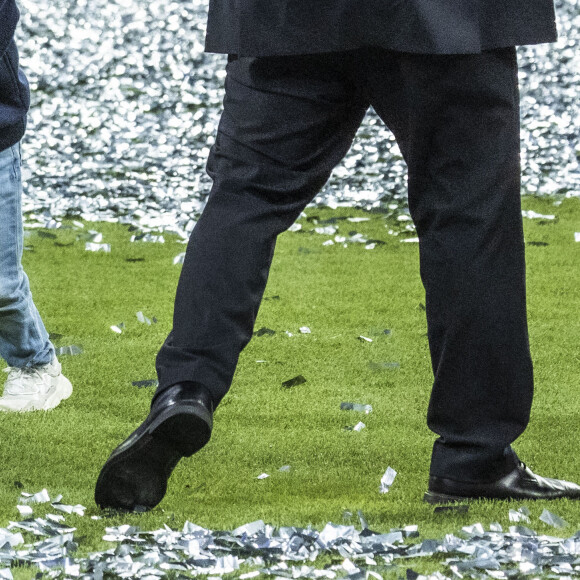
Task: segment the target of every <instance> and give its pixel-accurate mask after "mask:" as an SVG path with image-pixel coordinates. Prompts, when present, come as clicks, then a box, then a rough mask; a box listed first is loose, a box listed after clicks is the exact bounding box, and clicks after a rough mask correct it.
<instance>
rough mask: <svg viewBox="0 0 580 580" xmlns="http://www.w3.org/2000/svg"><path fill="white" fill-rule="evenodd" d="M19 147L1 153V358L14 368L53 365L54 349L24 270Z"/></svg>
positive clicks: (14, 146) (17, 145)
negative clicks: (22, 262) (51, 363)
mask: <svg viewBox="0 0 580 580" xmlns="http://www.w3.org/2000/svg"><path fill="white" fill-rule="evenodd" d="M20 165H21V159H20V143H17V144H16V145H13V146H12V147H8V149H4V151H0V356H1V357H2V358H3V359H4V360H5V361H6V362H7V363H8V365H9V366H11V367H19V368H22V367H31V366H35V365H43V364H47V363H49V362H51V360H52V358H53V357H54V354H55V352H54V347H53V345H52V344H51V342H50V340H49V338H48V333H47V332H46V329H45V328H44V324H43V323H42V319H41V318H40V314H39V313H38V310H37V309H36V306H35V305H34V302H33V301H32V294H31V293H30V286H29V284H28V277H27V276H26V274H25V273H24V270H23V268H22V264H21V260H22V242H23V227H22V208H21V199H22V181H21V177H20Z"/></svg>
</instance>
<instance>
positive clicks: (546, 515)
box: [540, 509, 568, 528]
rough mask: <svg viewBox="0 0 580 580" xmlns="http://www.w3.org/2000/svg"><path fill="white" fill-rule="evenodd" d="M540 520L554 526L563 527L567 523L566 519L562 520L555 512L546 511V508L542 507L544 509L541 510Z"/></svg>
mask: <svg viewBox="0 0 580 580" xmlns="http://www.w3.org/2000/svg"><path fill="white" fill-rule="evenodd" d="M540 520H541V521H543V522H545V523H546V524H548V525H549V526H552V527H554V528H565V527H566V526H567V525H568V522H567V521H566V520H563V519H562V518H561V517H560V516H557V515H556V514H554V513H552V512H551V511H548V510H547V509H544V511H543V512H542V515H541V516H540Z"/></svg>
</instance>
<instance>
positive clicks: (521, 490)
mask: <svg viewBox="0 0 580 580" xmlns="http://www.w3.org/2000/svg"><path fill="white" fill-rule="evenodd" d="M559 498H568V499H580V486H578V485H576V484H575V483H570V482H569V481H562V480H560V479H550V478H547V477H541V476H540V475H536V474H535V473H533V472H532V470H531V469H530V468H529V467H526V465H525V464H524V463H522V462H520V464H519V465H518V466H517V467H516V468H515V469H514V470H513V471H511V472H510V473H508V474H507V475H504V476H503V477H502V478H500V479H498V480H497V481H492V482H490V483H471V482H465V481H455V480H453V479H446V478H444V477H435V476H431V477H430V478H429V491H427V493H426V494H425V496H424V498H423V500H424V501H426V502H428V503H432V504H440V503H450V502H457V501H465V500H470V499H517V500H523V499H559Z"/></svg>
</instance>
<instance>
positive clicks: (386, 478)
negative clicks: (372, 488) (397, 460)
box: [379, 467, 397, 493]
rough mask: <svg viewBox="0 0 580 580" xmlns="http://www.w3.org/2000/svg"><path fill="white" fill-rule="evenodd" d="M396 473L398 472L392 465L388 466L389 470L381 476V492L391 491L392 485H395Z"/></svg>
mask: <svg viewBox="0 0 580 580" xmlns="http://www.w3.org/2000/svg"><path fill="white" fill-rule="evenodd" d="M396 475H397V472H396V471H395V470H394V469H393V468H392V467H387V471H385V473H384V475H383V477H381V485H380V487H379V492H380V493H387V492H388V491H389V489H390V487H391V485H393V481H395V477H396Z"/></svg>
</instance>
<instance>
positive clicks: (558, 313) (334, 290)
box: [0, 197, 580, 578]
mask: <svg viewBox="0 0 580 580" xmlns="http://www.w3.org/2000/svg"><path fill="white" fill-rule="evenodd" d="M523 206H524V209H532V210H535V211H536V212H539V213H542V214H546V213H547V214H556V216H557V219H556V220H553V221H537V220H529V219H526V220H525V236H526V242H527V246H526V250H527V269H528V313H529V327H530V341H531V349H532V356H533V360H534V364H535V379H536V394H535V400H534V406H533V410H532V418H531V422H530V425H529V428H528V429H527V431H526V432H525V434H524V435H523V436H522V437H521V438H520V440H518V441H517V442H516V444H515V449H516V451H517V452H518V454H519V455H520V457H521V458H522V459H523V460H524V461H525V462H526V463H528V465H530V466H531V467H532V469H534V471H536V472H537V473H540V474H542V475H546V476H553V477H560V478H564V479H569V480H572V481H580V461H579V460H578V443H579V441H578V433H579V432H578V425H579V420H580V396H579V387H580V347H579V337H580V315H579V312H580V243H576V242H575V241H574V232H577V231H580V199H578V198H576V199H564V200H563V202H562V204H561V205H560V206H554V200H553V199H538V198H532V197H525V198H523ZM306 213H307V214H308V215H309V216H311V217H312V216H314V215H318V216H319V217H320V219H328V218H330V217H337V216H367V217H370V218H371V220H370V221H367V222H362V223H350V222H346V221H339V222H338V226H339V231H338V233H339V234H342V235H348V233H349V231H353V230H356V231H358V232H361V233H363V234H365V235H366V236H367V237H368V238H375V239H380V240H384V241H385V242H386V243H385V244H384V245H377V246H376V247H375V248H374V249H372V250H366V249H365V247H364V245H363V244H349V245H348V247H346V248H344V247H343V246H342V245H340V244H335V245H333V246H323V245H322V244H323V242H324V241H325V240H327V239H328V238H329V237H330V236H324V235H319V234H309V233H292V232H287V233H285V234H283V235H282V236H280V238H279V241H278V246H277V250H276V257H275V260H274V264H273V267H272V270H271V274H270V280H269V283H268V287H267V289H266V292H265V297H268V298H271V297H273V296H279V299H270V300H265V301H264V302H263V304H262V307H261V310H260V313H259V316H258V320H257V323H256V329H259V328H261V327H268V328H270V329H273V330H275V331H276V334H275V335H273V336H261V337H255V338H254V339H253V340H252V341H251V343H250V344H249V346H248V347H247V348H246V350H245V351H244V352H243V353H242V355H241V357H240V363H239V366H238V370H237V372H236V376H235V378H234V383H233V386H232V389H231V391H230V393H229V394H228V395H227V397H226V398H225V399H224V401H223V403H222V405H221V406H220V408H219V409H218V411H217V413H216V416H215V427H214V432H213V436H212V440H211V442H210V443H209V445H208V446H207V447H206V448H204V449H203V450H202V451H201V452H200V453H198V454H197V455H195V456H194V457H193V458H191V459H187V460H183V461H182V462H181V463H180V464H179V465H178V467H177V468H176V470H175V472H174V474H173V476H172V478H171V480H170V489H169V491H168V493H167V495H166V497H165V499H164V500H163V502H162V503H161V504H160V505H159V506H158V507H157V508H156V509H154V510H152V511H151V512H149V513H146V514H129V515H123V516H114V517H107V518H104V519H100V520H93V519H91V517H90V516H92V515H102V514H101V512H100V510H99V509H98V508H97V507H96V505H95V503H94V499H93V493H94V484H95V481H96V478H97V475H98V473H99V470H100V468H101V467H102V465H103V463H104V461H105V460H106V459H107V457H108V456H109V453H110V452H111V450H112V449H113V448H114V447H115V446H116V445H118V444H119V443H120V442H121V441H122V440H123V439H124V438H125V437H126V436H127V435H128V434H129V433H130V432H131V431H132V430H133V429H135V428H136V427H137V426H138V425H139V424H140V422H141V421H142V420H143V419H144V418H145V416H146V414H147V412H148V406H149V402H150V399H151V396H152V394H153V389H152V388H141V389H139V388H136V387H134V386H132V384H131V382H132V381H138V380H147V379H155V378H156V374H155V356H156V354H157V351H158V350H159V347H160V346H161V344H162V343H163V341H164V339H165V337H166V336H167V333H168V332H169V330H170V329H171V325H172V313H173V300H174V295H175V289H176V285H177V281H178V276H179V271H180V268H181V266H179V265H173V258H174V257H175V256H176V255H177V254H178V253H180V252H183V251H185V245H184V244H181V243H178V237H177V236H174V235H165V238H166V243H165V244H156V243H147V242H135V243H131V242H130V237H131V235H132V234H131V232H129V231H128V226H126V225H120V224H110V223H88V222H87V223H86V227H85V230H84V231H87V230H89V229H95V230H98V231H100V232H102V233H103V242H106V243H110V244H111V247H112V251H111V253H108V254H107V253H94V252H88V251H85V249H84V241H82V240H76V237H77V235H78V234H79V233H81V232H82V230H75V229H62V230H50V233H56V236H57V237H56V239H53V238H47V237H43V236H42V235H41V233H39V232H38V231H36V230H34V231H32V233H31V234H30V236H29V237H27V238H26V240H25V245H27V246H31V247H33V251H27V252H25V253H24V267H25V270H26V272H27V274H28V276H29V279H30V284H31V288H32V292H33V296H34V300H35V303H36V305H37V307H38V309H39V311H40V313H41V315H42V317H43V320H44V323H45V326H46V328H47V330H48V331H49V332H50V333H51V334H53V335H62V336H61V337H60V338H58V339H54V341H53V342H54V344H55V346H57V347H60V346H67V345H71V344H75V345H81V346H82V348H83V353H82V354H80V355H74V356H71V355H64V356H60V357H59V359H60V361H61V363H62V366H63V372H64V374H65V375H66V376H67V377H68V378H69V379H70V380H71V382H72V384H73V388H74V392H73V395H72V397H71V398H70V399H69V400H68V401H66V402H64V403H63V404H61V406H60V407H58V408H57V409H55V410H53V411H50V412H36V413H28V414H21V415H20V414H2V415H1V416H0V441H1V442H2V444H1V446H0V527H5V526H7V525H8V523H9V521H11V520H12V521H18V520H19V519H21V516H20V514H19V513H18V511H17V509H16V504H17V502H18V498H19V495H20V492H21V491H28V492H37V491H40V490H41V489H42V488H45V487H46V488H47V489H48V491H49V493H50V494H51V495H55V494H57V493H61V494H63V496H64V498H63V502H65V503H70V504H82V505H84V506H86V507H87V508H88V509H87V512H86V515H85V516H84V517H79V516H75V515H70V516H67V522H68V523H70V524H71V525H74V526H75V527H77V528H78V532H77V533H76V535H77V536H78V537H79V538H80V544H79V551H80V553H81V554H86V553H88V552H90V551H94V550H104V549H107V548H110V547H111V546H110V544H109V543H107V542H105V541H103V540H102V536H103V534H104V528H105V526H113V525H119V524H120V523H129V524H132V525H138V526H140V527H141V528H142V529H143V530H153V529H157V528H160V527H161V526H162V525H163V524H168V525H170V526H171V527H173V528H179V527H181V526H182V525H183V523H184V522H185V521H186V520H189V521H192V522H195V523H197V524H199V525H201V526H204V527H208V528H211V529H214V530H215V529H232V528H233V527H235V526H239V525H241V524H243V523H246V522H250V521H253V520H257V519H263V520H264V521H266V522H267V523H271V524H274V525H307V524H312V525H313V526H315V527H318V528H322V527H323V526H324V525H325V524H326V522H328V521H333V522H335V523H342V517H343V512H344V511H345V510H350V511H351V512H353V513H355V514H356V510H358V509H360V510H362V511H363V513H364V515H365V516H366V518H367V520H368V522H369V525H370V527H371V528H372V529H374V530H377V531H388V530H389V529H390V528H393V527H399V526H404V525H408V524H418V525H419V531H420V533H421V538H441V537H443V536H444V535H445V534H446V533H450V532H457V531H458V530H460V529H461V527H462V526H465V525H467V524H471V523H475V522H481V523H482V524H483V525H484V526H486V525H489V523H490V522H494V521H497V522H499V523H501V524H502V525H503V526H504V528H507V527H508V526H509V525H510V522H509V519H508V510H509V508H510V507H519V506H520V505H524V504H525V502H520V503H517V504H514V505H511V504H509V503H506V502H475V503H473V504H472V505H471V507H470V510H469V513H467V514H454V513H444V514H434V513H433V507H432V506H429V505H427V504H424V503H423V502H422V496H423V493H424V491H425V489H426V485H427V478H428V466H429V458H430V453H431V446H432V442H433V440H434V435H433V434H432V433H431V432H430V431H429V430H428V429H427V427H426V424H425V415H426V409H427V403H428V399H429V394H430V388H431V381H432V374H431V367H430V358H429V351H428V346H427V338H426V331H427V328H426V321H425V312H424V310H423V306H422V305H423V304H424V291H423V287H422V285H421V281H420V277H419V260H418V258H419V254H418V251H419V250H418V244H416V243H401V242H400V237H394V236H389V235H388V234H387V229H388V228H389V227H391V226H392V224H391V225H389V222H388V221H386V220H385V218H384V216H382V215H381V214H374V213H370V214H369V213H368V212H364V211H362V210H350V209H348V210H347V209H339V210H315V209H310V208H309V209H307V211H306ZM299 221H300V223H303V224H304V226H303V228H304V229H305V230H308V229H311V228H312V227H314V225H313V224H312V223H311V222H307V220H306V219H301V220H299ZM65 223H70V222H66V221H65ZM385 225H387V228H385ZM75 240H76V241H75ZM55 242H58V243H59V244H70V245H56V244H55ZM73 242H74V243H73ZM532 242H533V243H532ZM537 242H542V243H544V244H547V245H540V244H537ZM138 258H142V260H137V261H135V259H138ZM128 259H132V261H128ZM137 311H142V312H143V313H144V314H145V316H147V317H149V318H153V317H156V318H157V320H158V322H157V323H156V324H152V325H151V326H149V325H146V324H142V323H140V322H139V321H138V320H137V317H136V312H137ZM122 322H124V323H125V329H124V331H123V333H122V334H120V335H119V334H116V333H114V332H113V331H112V330H111V329H110V326H111V325H119V324H120V323H122ZM301 326H308V327H309V328H310V329H311V333H310V334H301V333H300V331H299V328H300V327H301ZM383 329H390V330H391V334H390V335H385V334H381V331H382V330H383ZM285 331H289V332H290V333H292V334H293V336H291V337H290V336H288V335H287V334H286V333H285ZM359 335H364V336H367V337H370V338H372V339H373V342H372V343H368V342H362V341H360V340H359V339H358V337H359ZM257 361H265V362H257ZM369 362H378V363H381V362H396V363H399V365H400V367H399V368H390V369H386V370H375V369H372V368H370V367H369ZM2 365H3V366H6V365H5V364H4V363H2ZM296 375H303V376H304V377H305V378H306V380H307V382H306V383H304V384H302V385H299V386H296V387H293V388H291V389H282V388H281V383H282V382H283V381H285V380H288V379H291V378H293V377H295V376H296ZM0 380H2V381H3V380H4V374H3V373H2V377H0ZM343 401H351V402H357V403H365V404H371V405H372V406H373V411H372V413H370V414H368V415H364V414H361V413H356V412H352V411H341V410H340V403H341V402H343ZM358 421H363V422H364V423H365V424H366V428H365V429H363V430H362V431H360V432H354V431H348V430H344V427H345V426H353V425H355V424H356V423H357V422H358ZM283 465H290V466H291V469H290V471H289V472H279V471H278V469H279V468H280V467H281V466H283ZM387 466H391V467H393V468H394V469H395V470H396V471H397V472H398V475H397V477H396V479H395V482H394V484H393V486H392V488H391V490H390V491H389V493H388V494H385V495H382V494H379V491H378V489H379V481H380V478H381V476H382V475H383V473H384V472H385V470H386V468H387ZM264 472H265V473H268V474H269V475H270V477H268V478H267V479H263V480H259V479H257V476H258V475H260V474H261V473H264ZM20 484H22V486H23V487H21V486H20ZM526 505H527V506H528V508H529V509H530V511H531V517H532V523H531V524H530V527H532V528H534V529H536V530H537V531H538V532H543V533H550V534H553V535H560V536H569V535H572V534H573V533H574V532H575V531H576V530H578V529H580V502H567V501H558V502H551V503H550V502H537V503H534V502H529V503H527V504H526ZM544 508H548V509H550V510H551V511H553V512H555V513H557V514H558V515H560V516H561V517H563V518H564V519H565V520H567V521H568V522H569V523H570V525H569V526H568V527H567V528H565V529H563V530H554V529H552V528H550V527H549V526H547V525H546V524H544V523H543V522H540V521H538V516H539V515H540V514H541V512H542V510H543V509H544ZM51 511H52V512H53V511H54V510H51V509H50V507H48V508H47V507H46V506H38V507H36V508H35V512H34V514H35V517H38V516H42V515H44V514H45V513H51ZM439 561H440V559H436V558H433V559H427V560H422V561H421V562H419V563H418V564H417V565H416V566H415V569H416V570H418V571H423V572H429V571H434V570H436V569H437V568H438V566H439ZM406 565H408V563H407V564H406ZM1 567H2V566H1V565H0V568H1ZM34 572H35V571H34V570H32V569H27V568H20V569H17V570H15V571H14V575H15V578H30V577H33V575H34Z"/></svg>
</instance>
